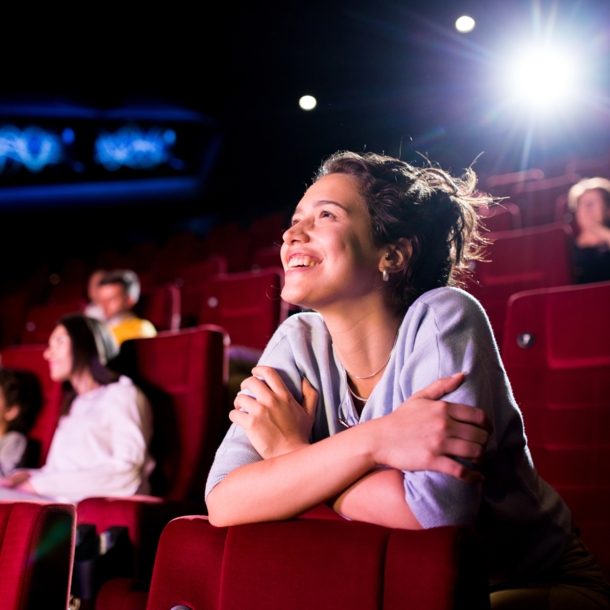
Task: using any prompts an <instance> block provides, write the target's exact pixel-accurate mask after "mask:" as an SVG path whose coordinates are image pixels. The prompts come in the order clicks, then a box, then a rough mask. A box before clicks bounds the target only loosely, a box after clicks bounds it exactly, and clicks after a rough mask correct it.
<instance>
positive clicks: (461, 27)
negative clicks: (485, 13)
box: [455, 15, 476, 34]
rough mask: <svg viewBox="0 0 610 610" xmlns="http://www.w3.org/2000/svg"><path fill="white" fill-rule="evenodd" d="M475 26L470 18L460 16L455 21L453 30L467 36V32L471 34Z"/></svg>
mask: <svg viewBox="0 0 610 610" xmlns="http://www.w3.org/2000/svg"><path fill="white" fill-rule="evenodd" d="M475 25H476V23H475V21H474V19H473V18H472V17H468V15H462V16H461V17H458V19H457V20H456V22H455V29H456V30H457V31H458V32H461V33H462V34H467V33H468V32H472V30H474V26H475Z"/></svg>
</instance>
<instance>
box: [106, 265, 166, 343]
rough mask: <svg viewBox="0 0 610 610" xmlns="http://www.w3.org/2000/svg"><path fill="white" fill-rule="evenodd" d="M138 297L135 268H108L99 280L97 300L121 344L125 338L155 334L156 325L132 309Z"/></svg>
mask: <svg viewBox="0 0 610 610" xmlns="http://www.w3.org/2000/svg"><path fill="white" fill-rule="evenodd" d="M139 298H140V280H139V279H138V276H137V274H136V273H135V272H134V271H130V270H128V269H120V270H116V271H110V272H108V273H107V274H106V275H105V276H104V277H103V278H102V280H101V281H100V284H99V288H98V304H99V306H100V307H101V308H102V311H103V312H104V318H105V320H106V323H107V324H108V327H109V328H110V330H111V331H112V334H113V335H114V338H115V339H116V342H117V343H118V345H119V346H120V345H121V344H122V343H123V341H127V340H128V339H142V338H146V337H154V336H156V334H157V331H156V330H155V327H154V326H153V325H152V323H151V322H149V321H148V320H143V319H142V318H138V316H136V314H135V313H134V312H133V308H134V307H135V306H136V304H137V302H138V300H139Z"/></svg>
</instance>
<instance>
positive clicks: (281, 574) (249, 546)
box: [98, 517, 489, 610]
mask: <svg viewBox="0 0 610 610" xmlns="http://www.w3.org/2000/svg"><path fill="white" fill-rule="evenodd" d="M482 557H483V554H482V550H481V549H480V547H479V545H478V540H477V539H476V538H475V537H474V534H473V533H472V530H470V529H468V528H456V527H451V528H434V529H430V530H424V531H408V530H391V529H387V528H384V527H380V526H377V525H371V524H368V523H359V522H356V521H353V522H349V521H343V520H326V519H297V520H294V521H282V522H276V523H257V524H251V525H239V526H234V527H229V528H216V527H213V526H211V525H210V524H209V523H208V521H207V520H206V519H205V518H204V517H182V518H180V519H176V520H174V521H172V522H171V523H169V524H168V526H167V527H166V528H165V530H164V532H163V535H162V537H161V541H160V544H159V552H158V554H157V560H156V562H155V569H154V574H153V580H152V584H151V589H150V597H149V600H148V606H147V610H167V609H168V608H173V607H177V606H179V605H182V606H186V607H187V608H189V609H191V610H204V609H205V610H229V609H234V608H249V609H250V610H258V609H260V610H263V609H264V610H275V609H277V610H280V609H281V610H284V609H286V608H290V609H291V610H301V609H302V610H305V609H307V610H309V609H311V608H316V609H319V610H343V609H345V610H373V609H375V610H381V609H383V610H398V609H399V608H418V610H427V609H437V608H438V609H439V610H440V609H441V608H442V609H443V610H446V609H447V608H469V609H471V610H475V609H478V608H489V594H488V591H487V578H486V574H485V569H484V565H483V561H482ZM108 601H109V600H108ZM111 607H114V606H111V605H107V606H106V605H105V606H102V607H100V606H98V608H103V609H104V610H105V609H106V608H111Z"/></svg>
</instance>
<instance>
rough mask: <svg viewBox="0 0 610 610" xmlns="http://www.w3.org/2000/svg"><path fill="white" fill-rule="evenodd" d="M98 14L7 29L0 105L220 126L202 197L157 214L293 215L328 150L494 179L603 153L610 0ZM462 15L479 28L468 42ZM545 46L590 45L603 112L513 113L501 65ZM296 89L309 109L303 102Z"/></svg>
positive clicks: (258, 6)
mask: <svg viewBox="0 0 610 610" xmlns="http://www.w3.org/2000/svg"><path fill="white" fill-rule="evenodd" d="M28 6H29V5H28ZM54 6H55V5H54ZM94 6H95V5H91V4H88V5H81V7H82V8H80V9H73V10H70V11H65V12H63V13H62V14H59V13H58V12H57V11H56V10H51V11H48V12H46V13H44V14H43V13H41V12H35V14H32V13H34V11H33V10H30V9H29V8H24V9H19V12H20V15H18V16H16V17H15V18H14V20H11V21H10V23H11V24H12V25H11V27H7V25H8V20H5V23H4V24H3V43H2V46H3V49H4V53H3V66H2V82H3V87H2V89H3V93H4V94H5V95H6V96H9V97H11V96H18V97H20V98H23V97H24V96H25V97H33V98H40V97H45V98H47V97H48V98H58V97H60V98H66V99H68V100H71V101H75V102H77V103H84V104H86V105H89V106H94V107H116V106H121V105H122V104H124V103H126V102H129V101H133V100H136V101H137V100H138V99H146V100H150V99H153V100H159V101H162V102H169V103H172V104H177V105H180V106H184V107H188V108H191V109H195V110H198V111H201V112H203V113H206V114H208V115H210V116H213V117H215V118H217V119H219V120H220V122H221V124H222V126H223V131H224V133H225V137H224V147H223V151H222V154H221V156H220V157H219V159H218V162H217V165H216V169H215V172H214V175H213V179H212V180H211V183H210V186H209V189H208V192H207V195H206V197H205V198H204V200H202V201H201V202H198V203H197V204H196V205H195V204H193V205H191V206H187V207H185V208H184V209H183V210H182V212H180V213H178V212H177V211H176V206H174V207H173V208H170V206H166V207H164V206H156V207H155V208H154V215H155V216H156V217H157V216H163V215H167V216H168V217H171V218H177V217H178V216H180V214H182V215H184V214H186V215H188V214H194V213H195V212H197V211H199V212H211V211H214V210H215V209H219V208H221V207H222V209H225V210H226V209H230V210H232V211H234V212H242V211H244V210H247V209H248V208H252V209H255V210H265V209H267V208H269V209H272V208H275V207H278V206H281V205H294V204H295V203H296V202H297V200H298V198H299V196H300V194H301V193H302V190H303V185H304V184H305V183H306V181H308V180H309V178H310V177H311V175H312V174H313V171H314V169H315V167H316V165H317V164H318V163H319V161H320V159H321V158H322V157H324V156H325V155H328V154H330V153H331V152H334V151H335V150H337V149H355V150H359V151H361V150H365V149H366V150H372V151H375V152H382V151H385V152H386V153H388V154H392V155H397V154H399V151H400V150H401V145H402V156H403V158H406V159H407V160H411V159H416V158H418V157H417V152H416V151H419V152H421V153H424V154H428V155H429V156H430V158H431V159H433V160H436V161H438V162H440V163H441V165H442V166H448V167H451V168H452V169H453V170H454V171H459V170H460V169H462V168H463V167H465V166H467V165H469V164H470V163H471V162H472V161H473V159H474V158H475V157H476V156H477V155H478V154H479V153H480V152H482V151H485V154H484V155H483V157H481V159H480V160H479V162H478V163H477V167H478V168H479V169H480V170H481V171H483V172H486V173H493V172H494V171H498V170H512V169H517V168H518V167H519V166H520V165H526V166H532V165H536V164H541V163H544V162H547V161H549V160H552V159H555V158H563V157H566V156H569V155H570V154H579V155H595V154H600V153H601V152H605V151H606V150H607V149H608V148H609V143H610V137H609V130H608V118H609V114H608V112H609V110H610V70H609V68H610V66H609V63H610V62H609V61H608V56H609V51H610V2H607V0H563V1H561V2H549V1H539V2H536V1H534V0H464V1H457V0H445V1H444V2H441V1H438V0H427V1H415V0H402V1H394V0H390V1H384V0H381V1H375V2H372V1H371V2H358V1H355V2H352V1H349V0H346V1H345V2H333V1H330V0H326V1H321V0H308V1H307V2H301V3H294V4H293V3H281V4H279V3H268V2H258V3H253V2H248V3H245V2H243V3H240V2H237V3H224V4H222V5H219V4H217V3H211V2H207V3H197V4H195V3H189V5H186V4H185V5H184V6H182V3H165V4H164V5H163V8H162V9H160V8H157V7H158V6H160V5H153V4H146V5H142V6H143V8H142V9H140V10H136V9H133V8H130V9H126V8H124V7H121V8H116V9H112V8H110V7H109V6H107V5H104V6H103V8H102V7H101V6H100V7H99V8H92V7H94ZM153 7H154V8H153ZM464 13H466V14H470V15H471V16H472V17H474V18H475V20H476V21H477V27H476V28H475V30H474V31H473V32H472V33H470V34H467V35H460V34H458V33H457V32H456V31H455V28H454V22H455V19H456V18H457V17H458V16H459V15H461V14H464ZM545 36H546V37H551V38H552V39H553V40H555V41H556V42H559V43H569V44H571V45H572V46H575V47H576V48H578V49H580V50H582V52H583V57H584V58H585V60H586V66H584V67H583V73H584V72H586V75H587V78H588V80H589V83H590V90H587V92H586V94H587V96H591V97H592V99H593V98H594V99H595V104H590V105H589V106H587V105H586V104H581V105H580V107H579V108H580V110H579V111H578V112H574V113H572V114H571V115H566V116H560V117H558V118H556V120H555V121H548V120H544V121H543V120H539V121H535V122H534V123H531V122H528V119H527V118H526V116H525V114H524V113H521V114H520V111H518V110H517V109H515V108H513V107H511V106H510V105H509V104H507V103H506V99H505V98H506V95H505V94H503V93H502V91H501V83H502V62H503V61H504V60H505V59H506V58H507V55H509V54H510V53H511V52H513V50H514V49H515V48H518V47H519V45H520V44H521V43H520V41H521V40H523V41H524V42H523V43H522V44H526V43H525V41H527V40H528V39H532V38H536V37H537V38H538V39H540V38H543V37H545ZM306 93H307V94H312V95H314V96H316V98H317V99H318V107H317V108H316V109H315V110H313V111H311V112H304V111H302V110H301V109H300V108H299V107H298V105H297V102H298V99H299V97H300V96H301V95H303V94H306ZM583 95H584V92H583ZM528 130H529V131H528ZM528 142H529V145H528V144H527V143H528ZM524 151H525V152H524ZM197 206H199V207H197ZM172 215H173V216H172ZM11 218H12V217H11Z"/></svg>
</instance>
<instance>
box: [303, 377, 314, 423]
mask: <svg viewBox="0 0 610 610" xmlns="http://www.w3.org/2000/svg"><path fill="white" fill-rule="evenodd" d="M301 391H302V392H303V402H302V407H303V409H305V411H306V412H307V413H308V415H309V416H310V417H311V419H312V420H313V419H314V418H315V416H316V408H317V406H318V393H317V392H316V390H315V389H314V388H313V386H312V385H311V384H310V383H309V381H307V379H305V377H303V380H302V381H301Z"/></svg>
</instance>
